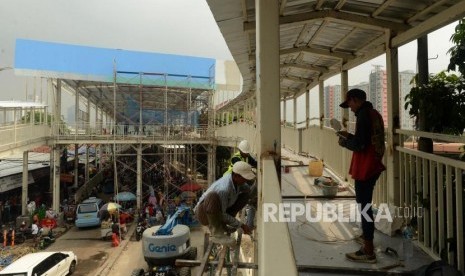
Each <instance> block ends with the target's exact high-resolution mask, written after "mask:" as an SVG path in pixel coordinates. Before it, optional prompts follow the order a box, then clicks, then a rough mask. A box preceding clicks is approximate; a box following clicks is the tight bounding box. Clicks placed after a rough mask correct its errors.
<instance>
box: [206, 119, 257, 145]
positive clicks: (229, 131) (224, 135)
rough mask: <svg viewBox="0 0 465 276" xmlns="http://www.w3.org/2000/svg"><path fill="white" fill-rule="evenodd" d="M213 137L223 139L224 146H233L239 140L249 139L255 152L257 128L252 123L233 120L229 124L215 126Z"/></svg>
mask: <svg viewBox="0 0 465 276" xmlns="http://www.w3.org/2000/svg"><path fill="white" fill-rule="evenodd" d="M215 138H217V139H219V140H221V139H224V140H225V141H224V142H225V143H224V145H225V146H226V145H227V146H231V147H235V146H236V145H237V143H239V142H240V141H241V140H243V139H246V140H247V141H249V144H250V148H251V150H252V152H257V147H256V146H257V143H258V141H257V138H258V136H257V129H256V127H255V126H254V125H253V124H250V123H246V122H233V123H231V124H229V125H225V126H222V127H217V128H216V130H215Z"/></svg>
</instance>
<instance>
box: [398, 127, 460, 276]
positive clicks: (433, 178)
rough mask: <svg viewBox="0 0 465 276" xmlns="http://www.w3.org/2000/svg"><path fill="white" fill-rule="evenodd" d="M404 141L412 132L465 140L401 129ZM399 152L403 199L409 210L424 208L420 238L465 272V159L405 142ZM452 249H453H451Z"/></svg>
mask: <svg viewBox="0 0 465 276" xmlns="http://www.w3.org/2000/svg"><path fill="white" fill-rule="evenodd" d="M397 132H398V133H399V134H401V141H404V140H405V139H404V138H406V137H410V136H412V135H415V136H422V137H426V138H433V139H435V138H440V139H441V140H442V141H449V142H461V143H463V142H465V137H463V136H450V135H443V134H434V133H426V132H418V131H406V130H398V131H397ZM396 149H397V150H398V152H399V163H400V164H401V166H400V183H399V189H400V202H404V204H405V206H406V207H410V208H411V209H410V210H419V208H420V207H421V208H422V211H423V214H422V216H421V217H420V216H418V242H419V243H420V244H421V245H423V246H424V247H425V248H427V249H428V250H429V251H430V252H431V253H432V254H434V255H436V256H438V257H439V256H444V255H445V256H447V259H448V261H449V263H450V264H453V265H454V266H455V267H457V268H458V269H459V270H460V271H462V272H465V252H464V245H465V240H464V234H463V233H464V232H463V230H464V211H465V209H464V204H463V200H464V198H463V193H464V188H465V187H464V184H463V181H464V180H465V179H464V171H465V162H463V161H460V160H455V159H452V158H447V157H443V156H440V155H437V154H430V153H425V152H421V151H418V150H416V149H409V148H406V147H403V146H398V147H397V148H396ZM451 249H452V250H451Z"/></svg>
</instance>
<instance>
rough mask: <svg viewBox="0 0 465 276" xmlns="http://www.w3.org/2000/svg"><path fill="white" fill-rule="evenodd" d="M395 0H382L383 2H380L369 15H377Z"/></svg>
mask: <svg viewBox="0 0 465 276" xmlns="http://www.w3.org/2000/svg"><path fill="white" fill-rule="evenodd" d="M394 1H396V0H386V1H384V3H383V4H381V6H379V7H378V8H377V9H376V10H375V11H374V12H373V13H372V14H371V16H372V17H377V16H378V15H379V14H380V13H382V12H383V11H384V10H385V9H386V8H387V7H389V5H391V3H392V2H394Z"/></svg>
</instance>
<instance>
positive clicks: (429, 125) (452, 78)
mask: <svg viewBox="0 0 465 276" xmlns="http://www.w3.org/2000/svg"><path fill="white" fill-rule="evenodd" d="M464 90H465V81H464V79H463V78H462V77H460V76H457V75H455V74H446V72H444V71H443V72H440V73H438V74H436V75H431V76H430V77H429V81H428V84H426V85H423V86H418V85H416V86H414V87H413V88H412V89H411V90H410V93H409V94H408V95H407V96H405V106H404V108H405V109H406V110H409V114H410V115H411V116H412V117H414V118H415V119H416V126H417V129H418V119H419V117H420V114H421V113H423V116H425V126H424V129H419V130H421V131H428V132H436V133H445V134H453V135H461V134H462V133H463V130H464V128H465V92H464ZM409 107H410V109H409Z"/></svg>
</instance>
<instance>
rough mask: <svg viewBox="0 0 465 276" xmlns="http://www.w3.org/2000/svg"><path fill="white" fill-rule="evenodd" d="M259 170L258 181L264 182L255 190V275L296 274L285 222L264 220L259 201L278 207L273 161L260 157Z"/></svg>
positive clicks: (276, 179)
mask: <svg viewBox="0 0 465 276" xmlns="http://www.w3.org/2000/svg"><path fill="white" fill-rule="evenodd" d="M261 169H262V175H261V178H262V181H261V183H266V185H262V186H261V187H259V189H258V206H259V209H258V212H257V215H258V217H257V226H258V229H257V230H258V275H263V276H268V275H289V276H293V275H298V274H297V265H296V262H295V257H294V250H293V249H292V243H291V237H290V234H289V228H288V227H287V223H286V222H271V221H270V222H265V221H264V218H263V209H262V208H263V204H265V203H266V204H274V205H275V206H278V205H279V204H280V203H282V198H281V187H280V185H279V180H278V175H277V173H276V166H275V163H274V160H273V159H272V158H271V157H269V158H266V157H265V158H263V159H262V160H261ZM263 186H265V187H263Z"/></svg>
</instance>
